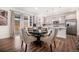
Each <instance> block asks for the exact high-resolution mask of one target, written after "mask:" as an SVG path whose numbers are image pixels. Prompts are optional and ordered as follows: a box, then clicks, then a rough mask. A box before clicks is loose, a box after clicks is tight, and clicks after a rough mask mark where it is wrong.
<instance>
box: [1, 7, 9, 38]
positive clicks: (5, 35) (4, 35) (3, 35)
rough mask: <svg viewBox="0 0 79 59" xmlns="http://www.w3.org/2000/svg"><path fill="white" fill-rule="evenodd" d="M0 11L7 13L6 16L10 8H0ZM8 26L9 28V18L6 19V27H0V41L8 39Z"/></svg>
mask: <svg viewBox="0 0 79 59" xmlns="http://www.w3.org/2000/svg"><path fill="white" fill-rule="evenodd" d="M0 9H2V10H5V11H8V16H9V15H10V12H9V9H10V8H7V7H4V8H3V7H0ZM9 26H10V17H8V19H7V25H5V26H0V39H3V38H8V37H10V31H9Z"/></svg>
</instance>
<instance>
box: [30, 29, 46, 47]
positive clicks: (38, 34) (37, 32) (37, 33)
mask: <svg viewBox="0 0 79 59" xmlns="http://www.w3.org/2000/svg"><path fill="white" fill-rule="evenodd" d="M29 33H30V34H31V35H32V36H35V37H36V38H37V40H36V41H34V42H33V43H34V44H35V45H36V46H40V47H41V46H42V44H44V42H43V41H41V40H40V38H41V37H44V35H45V34H46V33H47V31H41V30H33V31H29Z"/></svg>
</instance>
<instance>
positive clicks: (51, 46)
mask: <svg viewBox="0 0 79 59" xmlns="http://www.w3.org/2000/svg"><path fill="white" fill-rule="evenodd" d="M50 50H51V52H52V44H50Z"/></svg>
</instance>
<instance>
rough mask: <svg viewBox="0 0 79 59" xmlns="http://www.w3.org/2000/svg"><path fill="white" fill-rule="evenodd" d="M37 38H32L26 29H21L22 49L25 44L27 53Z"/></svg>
mask: <svg viewBox="0 0 79 59" xmlns="http://www.w3.org/2000/svg"><path fill="white" fill-rule="evenodd" d="M35 40H36V38H35V37H34V36H31V35H30V34H29V33H28V31H26V30H25V29H21V41H22V43H21V47H22V46H23V43H25V52H26V51H27V45H28V44H30V43H32V42H33V41H35Z"/></svg>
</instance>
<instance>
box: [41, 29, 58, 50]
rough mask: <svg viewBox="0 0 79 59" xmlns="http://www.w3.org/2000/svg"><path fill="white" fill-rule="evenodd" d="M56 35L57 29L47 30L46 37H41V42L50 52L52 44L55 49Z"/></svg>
mask: <svg viewBox="0 0 79 59" xmlns="http://www.w3.org/2000/svg"><path fill="white" fill-rule="evenodd" d="M56 35H57V29H52V30H48V33H47V35H45V36H44V37H41V41H44V42H46V43H47V44H48V46H49V47H50V49H51V51H52V44H54V49H55V48H56V44H55V37H56Z"/></svg>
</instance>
